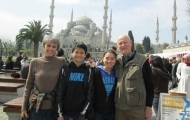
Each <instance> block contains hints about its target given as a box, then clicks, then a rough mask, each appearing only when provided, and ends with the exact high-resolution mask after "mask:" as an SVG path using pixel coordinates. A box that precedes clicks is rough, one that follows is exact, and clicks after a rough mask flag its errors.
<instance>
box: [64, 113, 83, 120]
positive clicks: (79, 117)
mask: <svg viewBox="0 0 190 120" xmlns="http://www.w3.org/2000/svg"><path fill="white" fill-rule="evenodd" d="M63 117H64V120H69V117H70V118H73V120H85V115H81V114H80V113H79V114H64V115H63Z"/></svg>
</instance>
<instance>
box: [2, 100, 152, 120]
mask: <svg viewBox="0 0 190 120" xmlns="http://www.w3.org/2000/svg"><path fill="white" fill-rule="evenodd" d="M153 112H154V110H153ZM0 120H8V116H7V115H6V114H5V113H4V112H3V103H0ZM150 120H156V117H155V114H154V113H153V115H152V118H151V119H150Z"/></svg>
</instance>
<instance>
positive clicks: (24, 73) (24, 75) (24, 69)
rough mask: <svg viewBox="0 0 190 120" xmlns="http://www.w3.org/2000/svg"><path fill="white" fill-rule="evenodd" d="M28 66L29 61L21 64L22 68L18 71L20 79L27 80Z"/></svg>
mask: <svg viewBox="0 0 190 120" xmlns="http://www.w3.org/2000/svg"><path fill="white" fill-rule="evenodd" d="M29 66H30V62H29V61H27V62H25V63H24V64H22V67H21V70H20V74H21V78H24V79H27V77H28V72H29Z"/></svg>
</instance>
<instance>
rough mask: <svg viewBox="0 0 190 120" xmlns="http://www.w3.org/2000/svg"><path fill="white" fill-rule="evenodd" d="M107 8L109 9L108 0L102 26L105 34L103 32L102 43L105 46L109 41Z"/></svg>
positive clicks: (106, 0)
mask: <svg viewBox="0 0 190 120" xmlns="http://www.w3.org/2000/svg"><path fill="white" fill-rule="evenodd" d="M107 10H108V0H105V6H104V16H103V18H104V24H103V26H102V28H103V34H102V45H103V46H104V45H105V44H106V42H107V33H106V30H107V19H108V16H107Z"/></svg>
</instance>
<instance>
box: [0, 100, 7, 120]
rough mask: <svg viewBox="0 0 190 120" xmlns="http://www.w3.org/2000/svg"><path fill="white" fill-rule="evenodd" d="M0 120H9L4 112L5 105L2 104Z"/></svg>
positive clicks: (0, 104)
mask: <svg viewBox="0 0 190 120" xmlns="http://www.w3.org/2000/svg"><path fill="white" fill-rule="evenodd" d="M0 120H8V116H7V115H6V114H5V113H4V112H3V103H0Z"/></svg>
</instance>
